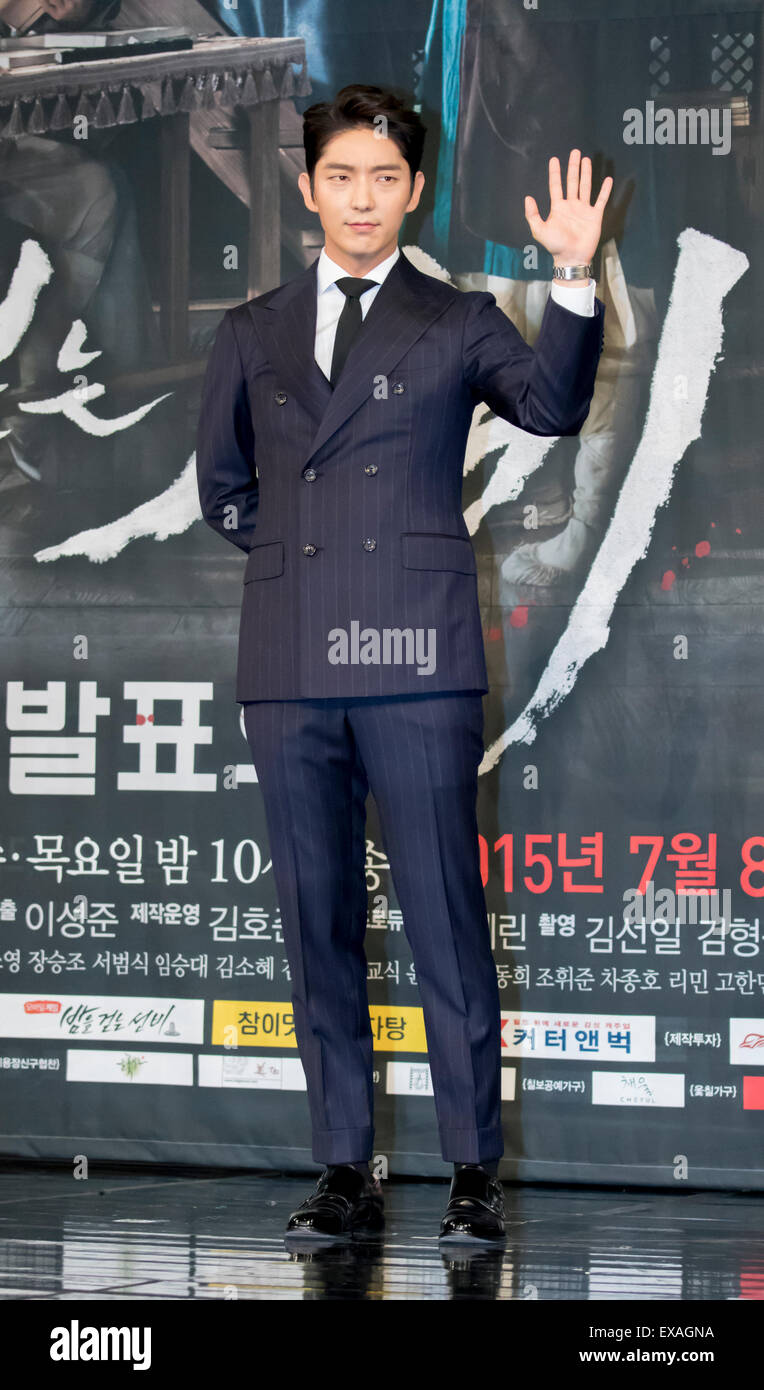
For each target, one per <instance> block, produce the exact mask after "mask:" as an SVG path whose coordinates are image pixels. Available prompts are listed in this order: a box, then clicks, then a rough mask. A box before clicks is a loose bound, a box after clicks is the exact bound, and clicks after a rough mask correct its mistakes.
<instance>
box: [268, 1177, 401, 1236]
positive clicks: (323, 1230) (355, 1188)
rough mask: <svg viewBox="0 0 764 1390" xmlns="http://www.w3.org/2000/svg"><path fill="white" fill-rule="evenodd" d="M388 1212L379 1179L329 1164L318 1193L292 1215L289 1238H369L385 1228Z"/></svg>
mask: <svg viewBox="0 0 764 1390" xmlns="http://www.w3.org/2000/svg"><path fill="white" fill-rule="evenodd" d="M384 1225H385V1209H384V1198H383V1196H382V1184H381V1182H380V1181H379V1178H375V1177H372V1175H371V1173H369V1174H368V1176H367V1175H366V1174H364V1173H359V1171H358V1169H357V1168H352V1167H351V1166H350V1165H349V1164H345V1163H338V1164H333V1165H330V1166H329V1167H328V1168H326V1169H325V1170H324V1172H323V1173H322V1174H321V1177H320V1178H319V1179H318V1182H317V1183H316V1186H315V1190H314V1191H313V1192H311V1194H310V1196H309V1197H306V1198H305V1201H304V1202H301V1203H300V1205H299V1207H297V1208H296V1210H295V1211H293V1212H292V1214H291V1216H290V1218H289V1220H288V1222H287V1226H286V1233H287V1235H289V1234H291V1233H292V1232H298V1233H299V1234H300V1235H301V1236H308V1237H316V1238H317V1239H326V1238H330V1239H331V1238H333V1239H335V1240H336V1239H337V1238H348V1237H352V1236H354V1235H369V1234H373V1233H375V1232H379V1231H381V1230H383V1229H384Z"/></svg>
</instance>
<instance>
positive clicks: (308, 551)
mask: <svg viewBox="0 0 764 1390" xmlns="http://www.w3.org/2000/svg"><path fill="white" fill-rule="evenodd" d="M316 549H317V547H316V546H315V545H312V544H311V542H310V541H308V544H307V545H304V546H303V548H302V553H303V555H315V553H316Z"/></svg>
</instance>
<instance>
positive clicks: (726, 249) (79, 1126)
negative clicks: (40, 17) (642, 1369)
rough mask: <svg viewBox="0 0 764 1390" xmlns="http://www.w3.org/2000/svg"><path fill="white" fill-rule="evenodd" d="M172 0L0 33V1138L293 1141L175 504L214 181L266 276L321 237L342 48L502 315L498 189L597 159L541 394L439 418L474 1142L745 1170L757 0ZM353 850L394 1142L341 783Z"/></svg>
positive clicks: (383, 929) (400, 1020) (517, 273)
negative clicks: (470, 837)
mask: <svg viewBox="0 0 764 1390" xmlns="http://www.w3.org/2000/svg"><path fill="white" fill-rule="evenodd" d="M150 8H151V7H150V6H149V7H148V9H149V10H150ZM140 13H141V15H143V16H144V19H143V21H142V22H146V20H145V15H146V13H147V7H146V5H142V6H141V7H140ZM178 18H180V22H184V20H185V22H188V23H189V24H190V27H191V28H192V30H193V31H194V32H196V33H201V32H203V31H204V32H206V33H207V34H208V35H209V34H212V35H214V34H215V33H217V34H218V35H219V36H221V37H222V38H224V39H227V41H228V42H227V44H225V45H224V46H223V47H222V48H220V47H219V48H218V50H217V58H215V60H214V61H213V58H212V57H210V55H213V57H214V52H215V50H214V43H215V42H216V41H215V40H209V39H208V40H206V41H203V40H200V42H199V43H198V44H197V45H196V46H195V49H194V50H193V51H192V52H191V54H189V51H188V50H185V51H183V50H179V51H177V52H175V53H174V54H172V55H171V56H169V57H168V56H166V55H165V56H158V57H157V58H153V57H148V58H145V59H142V60H140V59H131V60H130V61H131V62H134V63H135V64H136V67H135V68H134V69H132V70H131V71H130V72H126V71H125V69H124V61H125V60H122V62H123V67H121V68H119V69H117V68H113V69H110V68H109V60H104V61H100V62H99V63H97V64H94V63H83V64H82V65H80V66H78V65H76V64H74V65H71V67H70V68H69V69H68V70H67V69H66V67H62V68H61V69H59V70H58V72H57V73H56V74H55V76H54V79H53V80H51V79H46V78H45V77H44V76H41V75H40V70H38V69H26V70H15V71H11V72H10V73H4V74H2V75H0V359H2V361H1V363H0V383H1V384H2V388H3V389H2V391H0V431H1V432H2V438H1V439H0V544H1V545H2V576H3V584H2V609H1V610H0V611H1V612H2V632H3V641H2V645H1V647H0V653H1V656H0V659H1V660H2V678H3V679H2V688H3V692H4V697H5V698H4V706H3V716H4V717H3V745H2V774H1V775H2V782H3V786H4V793H3V798H2V828H1V834H0V872H1V873H2V890H1V891H0V1153H2V1154H3V1155H20V1156H32V1157H34V1156H37V1157H48V1158H51V1157H54V1158H61V1159H66V1160H71V1159H72V1158H73V1156H75V1155H77V1154H85V1155H88V1156H89V1157H91V1158H94V1159H96V1158H102V1159H116V1160H128V1159H129V1160H146V1161H181V1162H188V1163H195V1164H198V1163H205V1164H206V1163H209V1164H218V1165H225V1166H244V1167H251V1166H260V1167H264V1168H268V1167H270V1166H279V1167H282V1168H286V1169H294V1170H298V1169H300V1168H302V1169H305V1168H308V1169H309V1168H312V1167H313V1166H314V1165H313V1162H312V1159H311V1152H310V1127H309V1119H308V1106H307V1097H306V1093H305V1078H304V1073H303V1070H302V1066H301V1063H300V1060H299V1055H298V1051H297V1048H296V1045H295V1036H294V1028H293V1019H292V1012H291V1002H290V979H289V972H288V968H287V961H286V953H285V948H284V941H283V937H282V931H281V923H280V918H279V905H278V901H277V897H276V894H275V891H274V882H273V874H272V867H271V857H270V847H269V843H268V836H267V831H266V826H265V818H264V811H263V805H262V799H261V795H260V792H259V788H258V783H257V776H256V770H255V769H254V768H253V767H252V765H251V761H250V758H249V751H248V747H247V743H246V740H245V737H244V730H243V724H242V721H241V717H240V707H239V706H238V705H237V704H236V703H235V701H234V675H235V664H236V642H237V632H238V621H239V605H240V601H241V585H242V574H243V569H244V556H242V554H241V553H240V552H239V551H238V550H237V549H236V547H235V546H233V545H226V544H225V543H224V542H223V541H222V540H221V538H220V537H219V536H217V535H216V534H215V533H213V532H212V531H211V529H210V528H209V527H207V526H206V525H205V523H204V522H203V520H202V519H201V516H200V512H199V503H198V496H197V492H196V475H195V462H194V438H195V429H196V419H197V414H198V407H199V398H200V390H201V381H202V375H203V371H204V366H205V362H206V358H207V354H208V352H209V347H210V343H211V341H212V337H213V335H214V332H215V329H216V327H217V324H218V322H219V320H220V317H221V314H222V313H223V311H224V309H225V308H226V307H228V306H229V305H233V304H237V303H240V302H241V301H242V300H244V299H246V298H247V297H248V296H249V295H251V294H254V293H259V292H261V291H263V290H265V289H267V288H270V284H266V283H259V282H258V279H257V276H262V273H263V271H262V267H263V266H267V265H268V264H269V263H270V264H271V265H272V266H273V265H276V266H278V253H279V248H278V247H274V246H273V245H265V244H262V243H260V242H258V235H259V233H258V227H259V228H260V230H261V234H262V236H265V235H266V232H265V231H263V230H262V229H263V228H264V227H266V226H267V225H269V224H268V223H267V218H268V217H269V216H270V217H271V219H272V217H273V212H274V204H273V199H272V197H271V196H270V195H268V196H263V191H264V187H265V186H264V185H258V179H259V178H260V179H262V178H265V177H266V174H265V173H264V172H263V171H264V170H267V168H268V167H271V168H274V167H277V168H278V184H279V194H280V217H281V224H280V228H281V229H280V270H279V269H276V270H275V272H274V274H273V278H272V281H271V283H272V284H275V283H277V282H278V281H279V280H283V279H288V278H290V277H291V276H292V275H295V274H297V273H298V272H299V271H300V269H301V268H302V267H303V266H305V265H307V264H308V263H309V262H310V261H311V260H312V259H313V258H314V257H315V255H316V254H317V251H318V249H319V247H320V245H321V243H322V235H321V229H320V225H319V223H318V219H317V218H316V217H314V216H313V215H312V214H311V213H309V212H308V211H307V210H306V208H305V207H304V204H303V202H302V198H301V197H300V195H299V191H298V189H297V186H296V179H297V174H298V173H299V171H300V169H301V168H302V167H303V165H302V147H301V115H302V112H303V111H304V110H305V108H306V106H307V105H309V104H310V103H311V102H312V101H316V100H319V99H322V98H323V97H325V96H327V95H330V94H332V93H333V92H334V91H336V90H337V89H338V88H339V87H340V86H342V85H343V84H345V83H347V82H350V81H365V82H379V83H381V84H394V85H396V86H397V87H398V88H399V89H401V90H402V91H404V92H408V93H409V94H410V96H411V99H412V100H414V101H415V102H416V103H417V104H418V105H419V107H420V108H421V111H422V115H423V119H424V120H425V123H426V125H427V127H428V132H429V133H428V139H427V149H426V157H425V165H424V172H425V175H426V178H427V185H426V189H425V195H424V197H423V199H422V204H421V205H420V208H419V209H418V210H417V212H416V213H415V214H412V216H411V217H410V218H409V219H407V221H406V223H405V224H404V227H403V229H402V234H401V245H402V246H403V247H404V249H405V251H406V254H408V255H409V256H410V257H411V258H412V260H414V261H415V262H416V264H417V265H419V266H420V268H422V269H424V270H427V271H429V272H430V273H432V274H434V275H438V276H440V277H442V278H446V279H450V280H451V281H452V283H454V284H455V285H456V286H458V287H459V288H461V289H489V290H491V291H492V292H493V293H494V294H495V295H496V298H497V300H498V302H499V304H500V305H501V307H502V308H503V309H504V310H505V311H506V312H507V313H508V314H509V315H510V317H511V318H512V319H513V320H514V321H515V323H516V324H517V325H518V327H519V328H520V331H521V332H522V333H523V334H524V336H525V337H526V339H527V340H528V341H529V342H531V343H533V341H534V339H535V335H536V333H537V332H538V327H539V323H540V320H541V315H542V312H543V307H544V303H545V299H546V296H547V294H548V293H549V276H550V269H551V266H550V261H549V257H548V256H547V254H546V253H545V252H544V251H543V250H542V249H541V248H539V247H537V246H536V245H535V243H534V242H533V240H532V238H531V236H530V232H529V229H528V227H527V224H526V223H525V220H524V216H523V197H524V195H525V194H526V193H531V194H533V195H534V196H535V197H536V199H537V201H538V202H539V205H540V208H541V210H542V213H545V212H546V209H547V206H548V203H547V194H546V188H547V164H548V159H549V156H550V155H552V154H557V155H558V156H559V157H560V158H561V160H563V161H564V162H566V161H567V154H568V151H569V150H570V148H572V147H573V146H578V147H579V148H581V149H582V150H583V151H584V153H588V154H591V155H592V157H593V159H594V165H595V169H594V174H595V191H596V190H598V189H599V186H600V183H601V180H602V178H603V177H604V176H605V175H606V174H607V173H612V174H613V176H614V179H615V187H614V192H613V195H612V196H611V200H610V203H609V205H608V208H607V213H606V222H605V226H604V228H603V236H602V243H601V249H600V252H599V253H598V256H597V261H596V265H595V274H596V277H597V293H598V295H599V297H600V298H601V299H602V300H603V301H604V302H605V305H606V319H605V347H604V352H603V355H602V358H601V362H600V369H599V374H598V381H597V388H596V394H595V397H594V402H593V405H592V409H591V412H590V415H589V418H588V419H587V421H586V424H585V426H584V429H583V431H582V433H581V435H580V436H579V437H578V438H575V439H573V438H566V439H560V440H552V439H541V438H537V437H532V436H530V435H525V434H523V433H522V432H521V431H519V430H517V429H515V428H514V427H512V426H511V425H509V424H508V423H506V422H505V421H503V420H501V419H499V418H497V417H495V416H493V415H492V414H491V412H490V411H489V410H488V409H487V408H480V409H478V410H477V411H476V413H475V419H474V422H473V428H472V432H471V435H470V439H469V445H468V452H467V457H466V460H465V479H464V512H465V517H466V520H467V523H468V526H469V530H470V533H471V535H472V537H473V541H474V545H475V549H476V553H477V556H478V570H479V584H480V597H481V605H482V612H483V618H484V636H485V647H486V654H487V659H488V669H489V678H490V681H491V691H490V694H489V695H488V696H486V698H485V746H486V753H485V759H484V762H483V765H482V767H481V774H480V788H479V802H478V819H479V826H480V849H481V856H482V866H483V877H484V883H485V889H486V898H487V904H488V923H487V927H486V929H487V930H488V931H490V937H491V943H492V946H493V950H494V954H495V960H496V970H497V974H498V980H499V984H500V991H501V1000H502V1016H501V1029H502V1055H503V1062H502V1066H503V1070H502V1091H503V1097H504V1104H503V1112H502V1113H503V1123H504V1134H505V1156H504V1163H503V1166H502V1170H501V1171H502V1175H503V1176H504V1177H505V1178H508V1179H510V1178H520V1179H548V1180H552V1181H565V1182H571V1181H572V1182H592V1181H594V1182H605V1183H614V1184H619V1183H627V1182H628V1183H645V1184H659V1185H660V1184H665V1185H670V1184H675V1183H676V1182H678V1181H679V1182H684V1183H686V1184H687V1185H693V1184H694V1185H700V1186H711V1185H719V1186H729V1187H754V1188H758V1187H761V1186H763V1185H764V1168H763V1167H762V1161H761V1159H762V1153H763V1152H764V1144H763V1140H764V943H763V941H762V932H761V910H760V909H761V904H762V896H763V895H764V756H763V752H762V750H763V748H764V740H763V739H762V704H761V689H762V682H763V681H764V652H763V650H762V630H763V629H764V618H763V617H762V613H763V612H764V608H763V606H762V599H763V598H764V471H763V469H762V450H761V439H762V426H763V424H764V419H763V416H764V409H763V408H762V389H761V378H762V367H763V365H764V352H763V351H762V349H763V346H764V344H763V342H762V326H761V325H762V314H761V304H762V302H763V301H762V283H761V280H762V265H763V263H764V261H763V257H762V252H763V250H764V248H763V247H762V230H763V218H764V170H763V169H762V159H763V157H764V129H763V119H762V118H763V111H762V46H761V44H762V6H761V4H756V5H750V4H749V5H748V6H738V5H735V4H730V3H719V4H716V5H712V4H705V3H703V0H674V2H673V3H668V0H648V3H637V0H631V3H627V2H626V0H569V3H563V2H562V0H544V2H543V3H542V4H540V5H539V6H538V8H537V9H533V8H531V7H526V6H525V5H524V4H522V3H521V0H434V3H433V0H406V4H405V5H404V4H396V3H393V4H385V5H379V4H377V3H372V0H283V3H282V0H269V2H268V3H265V0H264V2H263V3H255V0H239V5H238V7H237V8H235V9H229V8H227V7H224V6H223V5H222V4H221V6H220V9H219V11H216V10H215V8H214V5H213V4H210V5H208V6H207V7H206V9H205V10H202V9H201V7H200V6H198V5H195V4H193V3H191V4H189V5H183V4H180V3H179V4H172V5H167V6H163V5H161V4H159V3H158V4H157V6H156V18H155V22H156V23H163V22H164V23H174V22H177V21H178ZM93 22H94V25H95V27H97V25H98V16H97V14H96V15H95V17H94V21H93ZM108 22H109V23H111V24H121V25H123V26H126V27H129V25H130V23H131V19H130V12H129V8H128V7H127V6H126V5H125V4H124V3H123V5H122V7H121V8H120V9H119V13H118V14H117V16H116V18H115V17H114V16H113V15H112V17H111V18H110V19H109V20H108ZM252 38H261V39H273V40H275V39H291V40H292V41H294V40H298V41H300V42H298V43H297V45H296V47H295V46H294V42H293V46H292V48H291V49H290V50H288V51H289V53H290V55H291V56H289V58H288V59H286V58H284V56H283V54H284V52H285V51H286V50H284V48H283V45H282V47H281V49H280V50H278V46H277V49H274V50H273V53H274V55H275V54H276V53H277V51H279V52H281V54H282V56H281V57H280V58H279V57H277V56H273V58H272V59H270V58H268V55H267V50H266V47H265V46H263V45H261V46H260V49H258V50H257V53H255V55H254V56H253V57H252V58H251V61H250V59H249V58H248V57H247V56H246V55H247V53H248V52H254V50H253V49H252V47H251V46H250V49H249V50H247V49H246V44H247V40H251V39H252ZM205 44H206V56H205V54H204V53H202V49H203V48H205ZM255 47H256V46H255ZM194 54H196V57H197V59H198V63H197V66H196V67H194V66H193V61H194ZM237 54H238V57H237V56H236V55H237ZM258 54H259V56H258ZM242 55H244V56H243V57H242ZM112 61H113V62H117V61H118V60H112ZM152 62H153V63H155V64H163V65H164V66H163V67H161V68H160V67H158V66H155V67H152V66H151V64H152ZM205 64H206V66H205ZM46 82H47V84H48V85H47V86H46ZM6 83H8V84H10V85H8V86H6V85H5V84H6ZM35 84H37V85H35ZM273 103H278V106H279V114H280V123H279V132H280V133H279V135H278V140H277V136H276V124H275V122H274V120H273V119H270V117H271V116H272V115H273ZM268 104H270V107H271V109H270V111H269V112H267V113H265V115H264V116H263V113H262V112H259V111H258V107H261V106H266V105H268ZM268 140H270V141H271V142H272V148H270V149H267V148H263V149H261V148H259V147H258V148H256V149H251V150H249V151H248V147H247V142H248V141H250V142H258V141H262V142H267V141H268ZM268 156H270V165H269V162H268ZM251 193H252V196H250V195H251ZM250 202H251V203H252V216H251V215H250V206H249V205H250ZM186 214H188V216H187V218H186ZM258 218H260V222H259V223H258ZM168 219H169V222H168ZM263 219H265V220H263ZM270 225H272V222H271V224H270ZM252 228H254V231H253V230H252ZM757 287H758V288H757ZM179 295H180V296H181V301H182V302H179V298H178V297H179ZM367 878H368V890H369V909H368V933H367V939H366V955H367V960H368V989H369V1008H370V1014H371V1020H372V1026H373V1031H374V1039H375V1058H376V1070H375V1094H376V1141H375V1153H376V1155H377V1163H378V1171H380V1172H381V1173H383V1174H384V1173H385V1172H401V1173H408V1174H416V1173H421V1174H424V1175H435V1174H442V1173H443V1172H444V1165H443V1161H442V1159H441V1155H440V1148H439V1144H438V1138H437V1128H436V1123H435V1103H434V1097H433V1093H432V1085H431V1079H430V1072H429V1067H428V1058H427V1038H426V1032H425V1027H424V1021H423V1017H422V1010H421V1005H420V999H419V992H418V987H417V975H416V967H415V962H414V961H413V959H412V954H411V950H410V947H409V944H408V939H407V933H406V922H405V921H403V920H402V916H401V913H400V910H399V907H398V903H397V899H396V895H395V885H394V883H393V880H392V877H391V871H390V866H389V864H388V861H387V858H386V853H385V846H384V843H383V842H382V840H381V837H380V834H379V828H378V822H377V818H376V812H375V807H374V803H373V798H370V800H369V807H368V828H367ZM637 894H641V895H642V896H641V897H638V896H637Z"/></svg>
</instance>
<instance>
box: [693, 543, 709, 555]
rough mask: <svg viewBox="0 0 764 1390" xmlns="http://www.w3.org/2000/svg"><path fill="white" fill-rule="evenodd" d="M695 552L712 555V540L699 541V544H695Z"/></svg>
mask: <svg viewBox="0 0 764 1390" xmlns="http://www.w3.org/2000/svg"><path fill="white" fill-rule="evenodd" d="M695 554H696V555H710V554H711V542H710V541H698V543H697V545H696V546H695Z"/></svg>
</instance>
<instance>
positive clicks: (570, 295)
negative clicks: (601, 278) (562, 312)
mask: <svg viewBox="0 0 764 1390" xmlns="http://www.w3.org/2000/svg"><path fill="white" fill-rule="evenodd" d="M594 290H595V282H594V280H587V282H586V284H583V285H571V287H570V289H562V288H561V287H560V286H559V285H556V284H555V282H554V280H553V281H552V290H551V295H552V299H556V300H557V303H558V304H561V305H562V307H563V309H572V310H573V313H574V314H583V315H584V317H585V318H590V319H592V318H594Z"/></svg>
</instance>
